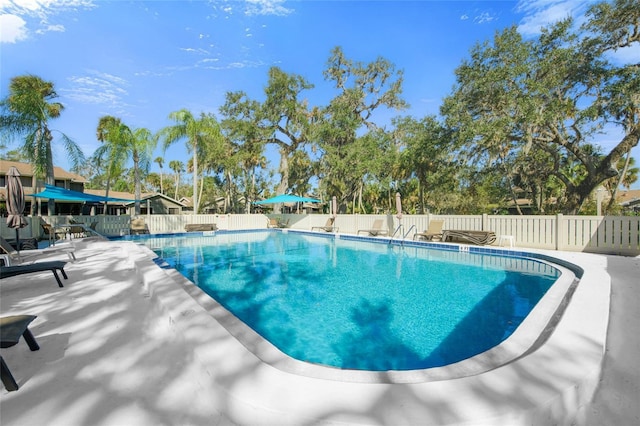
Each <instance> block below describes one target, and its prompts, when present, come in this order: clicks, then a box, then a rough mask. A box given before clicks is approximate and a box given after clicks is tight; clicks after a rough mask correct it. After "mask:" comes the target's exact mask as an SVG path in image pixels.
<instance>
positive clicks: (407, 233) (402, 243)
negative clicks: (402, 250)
mask: <svg viewBox="0 0 640 426" xmlns="http://www.w3.org/2000/svg"><path fill="white" fill-rule="evenodd" d="M411 230H414V232H418V228H416V226H415V225H411V226H410V227H409V230H408V231H407V232H404V225H402V224H400V225H398V227H397V228H396V230H395V231H393V234H392V235H391V238H390V239H389V245H391V242H392V241H393V239H394V237H395V236H396V234H397V233H398V232H399V233H400V235H402V239H401V240H400V244H401V245H404V240H406V239H407V235H409V234H410V233H411Z"/></svg>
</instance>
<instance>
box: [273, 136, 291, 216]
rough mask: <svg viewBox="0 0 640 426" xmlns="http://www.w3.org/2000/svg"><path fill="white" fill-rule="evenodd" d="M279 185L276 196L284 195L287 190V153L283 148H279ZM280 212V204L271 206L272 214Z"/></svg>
mask: <svg viewBox="0 0 640 426" xmlns="http://www.w3.org/2000/svg"><path fill="white" fill-rule="evenodd" d="M279 172H280V183H279V184H278V189H277V190H276V195H280V194H286V193H287V192H288V190H289V152H288V150H287V149H285V148H284V147H281V148H280V168H279ZM281 211H282V206H281V205H280V204H275V205H274V206H273V212H274V213H275V214H279V213H280V212H281Z"/></svg>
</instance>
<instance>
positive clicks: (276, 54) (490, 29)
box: [0, 0, 640, 188]
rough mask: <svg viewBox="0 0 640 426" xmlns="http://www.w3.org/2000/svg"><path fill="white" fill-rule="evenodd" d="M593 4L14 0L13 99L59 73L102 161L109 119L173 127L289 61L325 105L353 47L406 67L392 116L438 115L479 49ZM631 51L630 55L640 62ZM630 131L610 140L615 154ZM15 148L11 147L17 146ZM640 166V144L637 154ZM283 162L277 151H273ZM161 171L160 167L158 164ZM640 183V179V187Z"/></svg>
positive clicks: (181, 151)
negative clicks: (16, 90) (509, 30)
mask: <svg viewBox="0 0 640 426" xmlns="http://www.w3.org/2000/svg"><path fill="white" fill-rule="evenodd" d="M589 4H590V2H589V1H587V0H518V1H516V0H513V1H506V0H505V1H484V0H477V1H442V0H441V1H431V0H413V1H402V0H397V1H375V0H357V1H337V0H332V1H315V0H304V1H281V0H233V1H228V0H211V1H206V0H194V1H165V0H156V1H124V0H119V1H96V0H0V98H4V97H6V95H7V93H8V92H7V91H8V86H9V82H10V79H11V78H12V77H15V76H18V75H25V74H33V75H37V76H39V77H41V78H43V79H44V80H47V81H52V82H53V83H54V86H55V88H56V91H57V93H58V95H59V98H58V99H57V100H58V101H59V102H61V103H62V104H63V105H64V106H65V110H64V112H63V113H62V115H61V117H60V118H58V119H56V120H53V121H52V122H51V123H50V124H51V128H52V129H54V131H55V132H56V133H54V137H56V135H58V134H59V133H58V132H61V133H64V134H66V135H67V136H69V137H71V138H72V139H73V140H74V141H76V142H77V143H78V145H79V146H80V147H81V148H82V150H83V152H84V153H85V155H86V156H90V155H91V154H93V152H94V151H95V150H96V148H97V147H98V146H99V142H98V141H97V139H96V127H97V124H98V120H99V119H100V117H102V116H105V115H112V116H116V117H119V118H120V119H121V120H122V121H123V122H124V123H125V124H127V125H128V126H129V127H130V128H139V127H145V128H148V129H149V130H151V131H152V132H155V131H157V130H159V129H161V128H163V127H165V126H168V125H171V124H173V123H172V122H171V121H170V120H169V119H168V115H169V114H170V113H171V112H173V111H177V110H180V109H183V108H186V109H188V110H190V111H191V112H192V113H194V114H200V113H201V112H205V113H214V114H216V115H217V116H218V117H219V118H220V115H219V114H218V109H219V108H220V106H222V105H223V103H224V99H225V94H226V93H227V92H235V91H244V92H245V93H247V94H248V96H249V97H250V98H252V99H256V100H263V99H264V92H263V90H264V87H265V86H266V83H267V80H268V70H269V68H271V67H273V66H277V67H279V68H280V69H282V70H283V71H284V72H286V73H290V74H297V75H300V76H302V77H304V78H305V79H306V80H307V81H309V82H310V83H312V84H313V85H314V86H315V87H314V89H312V90H311V91H308V92H306V93H305V97H306V98H307V99H308V100H309V103H310V104H311V105H325V104H326V103H328V101H329V100H330V99H331V98H333V97H334V96H335V95H336V94H337V92H336V91H335V89H334V88H333V87H332V86H331V85H330V84H329V83H328V82H326V81H324V78H323V75H322V72H323V70H324V69H325V67H326V63H327V60H328V59H329V56H330V52H331V50H332V49H333V48H334V47H336V46H340V47H341V48H342V49H343V52H344V54H345V56H346V57H347V58H349V59H351V60H352V61H354V62H361V63H369V62H372V61H374V60H376V59H377V58H378V57H383V58H385V59H387V60H389V61H390V62H391V63H393V64H394V66H395V67H396V69H397V70H403V72H404V84H403V98H404V99H405V100H406V101H407V102H408V103H409V104H410V108H409V109H407V110H405V111H402V112H397V111H383V112H381V113H379V115H378V116H377V118H376V119H377V120H379V121H380V122H379V123H378V124H382V125H384V124H386V123H388V121H389V120H390V118H391V117H393V116H397V115H411V116H414V117H416V118H422V117H424V116H426V115H430V114H434V115H437V114H438V111H439V107H440V105H441V104H442V99H443V98H444V97H446V96H447V95H449V94H450V93H451V91H452V87H453V85H454V83H455V75H454V71H455V69H456V67H458V66H459V65H460V64H461V63H462V61H463V60H464V59H465V58H468V56H469V51H470V49H471V48H472V47H473V46H474V45H476V44H477V43H481V42H484V41H490V40H491V39H492V38H493V36H494V35H495V33H496V32H497V31H501V30H502V29H504V28H506V27H509V26H511V25H516V26H517V27H518V30H519V31H520V33H521V34H522V35H523V36H525V37H535V36H537V35H538V34H539V32H540V28H541V27H543V26H545V25H548V24H550V23H552V22H555V21H558V20H560V19H563V18H565V17H567V16H573V17H575V18H576V19H577V20H578V22H579V21H580V19H581V17H582V16H583V14H584V11H585V10H586V8H587V7H588V5H589ZM639 56H640V52H638V50H637V49H636V50H635V51H625V52H619V55H618V58H616V60H620V61H629V60H632V58H635V60H637V57H639ZM619 139H620V135H617V134H608V135H602V136H600V137H599V140H597V141H596V142H597V143H599V144H600V145H601V146H602V147H603V149H604V151H605V152H608V151H609V150H610V149H611V148H612V147H613V146H614V145H615V144H616V143H617V141H619ZM13 147H15V146H11V147H10V148H13ZM632 155H634V157H635V158H636V159H637V161H638V163H640V147H636V148H635V149H634V150H633V151H632ZM157 156H163V157H164V158H165V166H164V167H165V168H164V171H165V172H166V171H168V166H167V164H168V162H169V161H171V160H181V161H183V162H184V163H185V164H186V162H187V160H188V158H189V154H188V153H187V150H186V148H185V144H184V143H182V142H176V143H175V144H174V145H173V146H171V147H170V148H169V149H168V150H167V151H166V152H163V151H162V147H158V148H157V149H156V151H155V152H154V156H153V158H155V157H157ZM267 158H268V159H269V160H270V165H269V166H270V167H272V168H274V169H275V168H277V164H278V163H277V155H276V153H275V152H274V151H270V152H268V153H267ZM54 163H55V165H57V166H60V167H63V168H66V169H69V168H70V164H69V163H68V161H67V155H66V154H65V151H64V149H63V146H62V143H58V142H56V140H55V139H54ZM152 171H156V172H158V171H159V169H158V166H157V164H155V163H154V164H153V166H152ZM638 188H640V186H638Z"/></svg>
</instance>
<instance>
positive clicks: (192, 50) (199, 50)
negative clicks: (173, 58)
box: [180, 47, 209, 55]
mask: <svg viewBox="0 0 640 426" xmlns="http://www.w3.org/2000/svg"><path fill="white" fill-rule="evenodd" d="M180 50H182V51H185V52H189V53H197V54H198V55H208V54H209V52H208V51H206V50H205V49H195V48H193V47H181V48H180Z"/></svg>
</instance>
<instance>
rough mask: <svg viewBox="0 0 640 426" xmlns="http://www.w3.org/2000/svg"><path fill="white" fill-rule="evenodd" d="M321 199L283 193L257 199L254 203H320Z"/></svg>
mask: <svg viewBox="0 0 640 426" xmlns="http://www.w3.org/2000/svg"><path fill="white" fill-rule="evenodd" d="M319 202H320V200H316V199H315V198H309V197H299V196H297V195H289V194H282V195H277V196H275V197H273V198H267V199H266V200H262V201H255V202H254V203H253V204H278V203H319Z"/></svg>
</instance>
